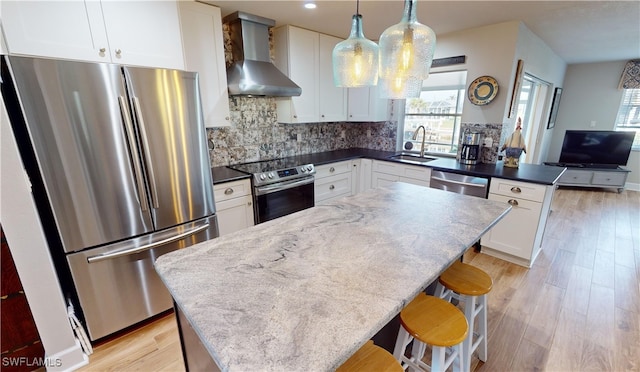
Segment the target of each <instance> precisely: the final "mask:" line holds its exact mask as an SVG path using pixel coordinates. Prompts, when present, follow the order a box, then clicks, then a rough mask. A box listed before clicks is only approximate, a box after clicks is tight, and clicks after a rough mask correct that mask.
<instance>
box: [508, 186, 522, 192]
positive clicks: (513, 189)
mask: <svg viewBox="0 0 640 372" xmlns="http://www.w3.org/2000/svg"><path fill="white" fill-rule="evenodd" d="M511 192H515V193H518V194H519V193H521V192H522V190H520V188H519V187H517V186H513V187H512V188H511Z"/></svg>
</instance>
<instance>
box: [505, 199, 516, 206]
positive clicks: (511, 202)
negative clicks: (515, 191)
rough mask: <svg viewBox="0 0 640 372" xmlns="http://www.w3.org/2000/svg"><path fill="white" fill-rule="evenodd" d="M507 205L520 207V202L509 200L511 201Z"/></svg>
mask: <svg viewBox="0 0 640 372" xmlns="http://www.w3.org/2000/svg"><path fill="white" fill-rule="evenodd" d="M507 203H509V204H511V205H513V206H517V205H518V201H517V200H515V199H509V201H508V202H507Z"/></svg>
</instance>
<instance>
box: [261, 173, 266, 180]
mask: <svg viewBox="0 0 640 372" xmlns="http://www.w3.org/2000/svg"><path fill="white" fill-rule="evenodd" d="M265 178H267V176H265V175H264V173H262V174H261V175H260V181H264V179H265Z"/></svg>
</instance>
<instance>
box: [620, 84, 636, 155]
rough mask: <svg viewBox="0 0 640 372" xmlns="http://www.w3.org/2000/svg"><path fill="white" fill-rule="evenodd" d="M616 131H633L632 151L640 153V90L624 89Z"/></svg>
mask: <svg viewBox="0 0 640 372" xmlns="http://www.w3.org/2000/svg"><path fill="white" fill-rule="evenodd" d="M616 130H619V131H634V132H636V136H635V138H634V140H633V149H634V150H639V151H640V89H625V90H624V95H623V97H622V103H621V104H620V109H619V110H618V116H617V117H616Z"/></svg>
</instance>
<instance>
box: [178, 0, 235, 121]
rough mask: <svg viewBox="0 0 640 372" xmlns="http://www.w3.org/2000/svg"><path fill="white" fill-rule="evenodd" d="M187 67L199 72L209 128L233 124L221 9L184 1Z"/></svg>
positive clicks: (182, 2)
mask: <svg viewBox="0 0 640 372" xmlns="http://www.w3.org/2000/svg"><path fill="white" fill-rule="evenodd" d="M179 6H180V24H181V27H182V43H183V45H184V61H185V69H186V70H188V71H197V72H198V75H199V81H200V93H201V97H202V111H203V113H204V124H205V126H206V127H225V126H229V125H231V121H230V115H229V93H228V90H227V71H226V67H225V61H224V43H223V37H222V17H221V14H220V8H217V7H215V6H211V5H206V4H202V3H197V2H191V1H180V2H179Z"/></svg>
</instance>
